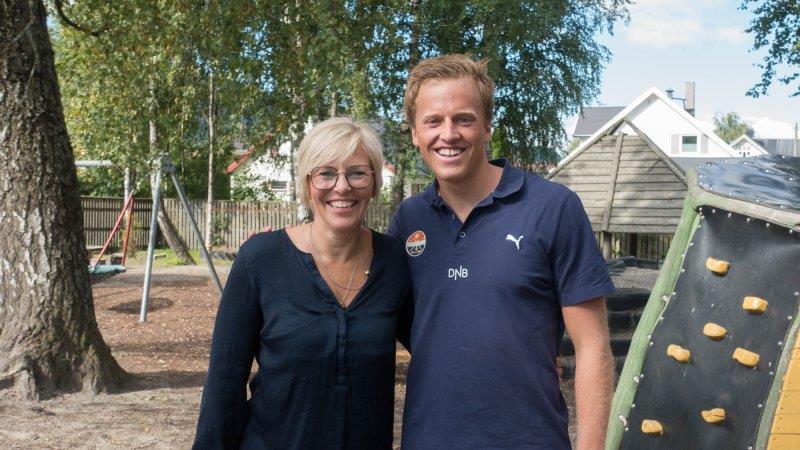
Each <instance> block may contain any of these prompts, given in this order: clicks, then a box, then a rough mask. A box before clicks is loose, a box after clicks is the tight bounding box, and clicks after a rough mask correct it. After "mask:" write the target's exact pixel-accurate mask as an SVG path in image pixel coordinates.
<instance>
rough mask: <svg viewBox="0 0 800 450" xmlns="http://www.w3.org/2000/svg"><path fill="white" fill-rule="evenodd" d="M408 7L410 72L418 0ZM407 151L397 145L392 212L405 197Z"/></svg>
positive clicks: (415, 52)
mask: <svg viewBox="0 0 800 450" xmlns="http://www.w3.org/2000/svg"><path fill="white" fill-rule="evenodd" d="M410 9H411V36H410V39H409V41H408V73H409V74H411V69H413V68H414V67H415V66H416V65H417V63H419V0H411V4H410ZM406 125H407V126H408V128H409V129H410V127H411V126H412V125H413V124H411V123H409V124H406ZM404 128H405V127H404ZM409 140H410V138H409ZM407 153H408V147H406V145H404V144H403V145H399V146H398V147H397V156H396V158H395V159H396V162H397V163H396V164H395V172H394V178H392V197H391V209H392V212H394V211H395V210H396V209H397V207H398V206H399V205H400V202H402V201H403V197H405V185H406V165H407V164H408V162H407V161H406V159H407V157H406V155H407Z"/></svg>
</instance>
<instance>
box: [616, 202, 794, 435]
mask: <svg viewBox="0 0 800 450" xmlns="http://www.w3.org/2000/svg"><path fill="white" fill-rule="evenodd" d="M698 212H699V213H700V214H701V215H700V217H701V220H700V221H699V223H698V226H697V229H696V230H695V232H694V235H693V236H692V239H691V241H690V242H689V245H688V248H687V249H686V251H685V257H684V260H683V265H682V266H681V270H680V273H679V275H678V279H677V283H676V285H675V289H674V291H673V293H671V296H670V298H669V299H668V300H667V302H668V303H669V304H668V305H667V307H666V308H665V309H664V313H663V315H662V316H661V317H660V318H659V320H658V322H657V324H656V327H655V329H654V330H653V332H652V334H651V336H650V339H649V342H648V346H649V347H650V350H649V351H648V352H647V355H646V356H645V360H644V364H643V367H642V371H641V375H640V377H639V383H638V384H639V386H638V389H637V391H636V395H635V397H634V405H636V406H635V407H634V408H633V409H632V410H631V414H630V416H629V418H628V423H629V425H628V431H627V432H626V433H625V436H624V438H623V440H622V447H623V448H635V449H639V448H664V449H677V448H681V449H688V448H743V449H746V448H747V447H749V446H752V445H753V444H754V442H753V440H754V439H755V434H756V429H757V427H758V424H759V420H760V418H761V411H763V409H764V405H765V403H766V400H767V395H768V393H769V390H770V387H771V385H772V383H773V380H774V378H775V366H776V365H777V363H778V361H779V359H780V357H781V353H782V350H783V346H784V343H785V341H786V337H787V333H788V332H789V328H790V326H791V324H792V322H793V320H794V318H795V317H794V315H795V311H796V310H797V306H798V295H800V294H798V292H797V289H798V288H800V283H797V282H795V283H790V282H788V281H790V280H789V279H787V277H794V280H795V281H800V239H797V238H796V237H795V236H793V235H792V234H793V233H791V234H790V233H789V231H790V230H789V229H787V228H785V227H781V226H777V225H774V224H771V223H770V222H766V221H763V220H756V219H752V218H750V217H747V216H744V215H741V214H737V213H733V212H730V211H725V210H722V209H716V208H711V207H707V206H706V207H700V210H699V211H698ZM704 411H705V412H706V413H705V415H704V414H703V412H704ZM647 421H650V422H647ZM643 424H645V428H647V425H651V426H652V429H651V430H647V431H643V430H642V427H643Z"/></svg>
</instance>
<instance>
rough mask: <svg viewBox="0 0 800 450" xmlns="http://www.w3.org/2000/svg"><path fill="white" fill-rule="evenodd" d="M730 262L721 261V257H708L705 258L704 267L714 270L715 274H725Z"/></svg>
mask: <svg viewBox="0 0 800 450" xmlns="http://www.w3.org/2000/svg"><path fill="white" fill-rule="evenodd" d="M730 267H731V263H729V262H728V261H722V260H721V259H714V258H708V259H706V269H708V270H710V271H712V272H714V273H715V274H717V275H725V274H726V273H728V269H730Z"/></svg>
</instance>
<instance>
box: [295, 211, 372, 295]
mask: <svg viewBox="0 0 800 450" xmlns="http://www.w3.org/2000/svg"><path fill="white" fill-rule="evenodd" d="M313 226H314V222H311V223H310V224H309V225H308V240H309V241H310V242H311V248H312V249H313V250H314V254H315V255H317V257H318V259H319V265H320V266H322V270H323V271H324V272H325V275H327V276H328V279H329V280H331V282H332V283H333V285H334V286H336V287H338V288H339V289H344V296H342V299H341V300H339V299H337V301H338V302H339V304H340V305H342V307H344V306H345V301H346V300H347V295H348V294H349V293H350V291H351V290H354V291H358V290H359V289H361V288H362V287H364V285H363V284H362V285H361V286H359V287H358V288H353V287H352V286H353V279H354V278H355V276H356V268H357V267H358V260H359V259H361V256H362V250H363V247H362V245H361V236H360V235H359V238H358V256H356V260H355V262H354V263H353V271H352V272H351V273H350V281H349V282H348V283H347V286H342V285H340V284H339V283H337V282H336V280H335V279H334V278H333V277H332V276H331V273H330V272H329V271H328V266H326V265H325V263H324V262H322V254H321V253H320V251H319V250H317V246H316V244H314V234H313V233H312V232H311V229H312V228H313ZM359 233H360V231H359ZM365 274H369V271H366V272H365ZM334 298H335V295H334Z"/></svg>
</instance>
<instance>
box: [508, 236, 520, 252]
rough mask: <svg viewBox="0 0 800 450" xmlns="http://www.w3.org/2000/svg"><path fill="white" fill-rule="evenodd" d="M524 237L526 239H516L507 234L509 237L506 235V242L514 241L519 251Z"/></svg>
mask: <svg viewBox="0 0 800 450" xmlns="http://www.w3.org/2000/svg"><path fill="white" fill-rule="evenodd" d="M524 237H525V236H520V237H518V238H515V237H514V236H512V235H510V234H507V235H506V240H507V241H512V242H513V243H514V244H515V245H516V246H517V250H519V241H521V240H522V238H524Z"/></svg>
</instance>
